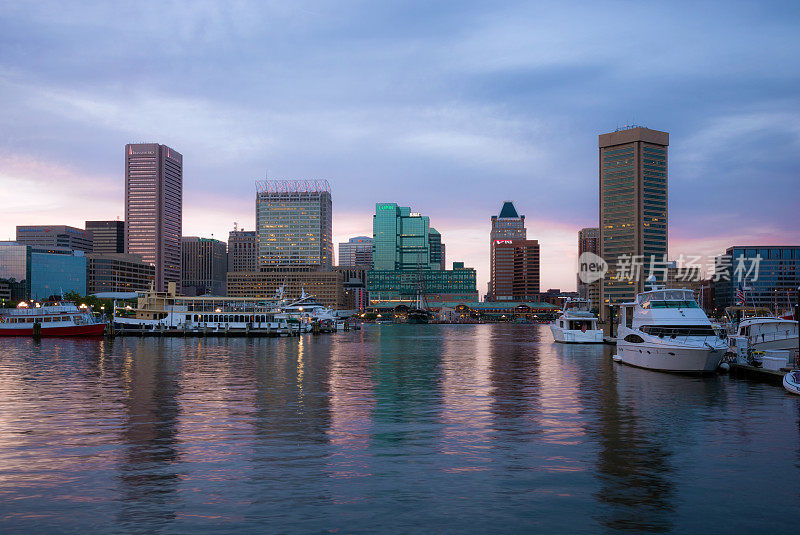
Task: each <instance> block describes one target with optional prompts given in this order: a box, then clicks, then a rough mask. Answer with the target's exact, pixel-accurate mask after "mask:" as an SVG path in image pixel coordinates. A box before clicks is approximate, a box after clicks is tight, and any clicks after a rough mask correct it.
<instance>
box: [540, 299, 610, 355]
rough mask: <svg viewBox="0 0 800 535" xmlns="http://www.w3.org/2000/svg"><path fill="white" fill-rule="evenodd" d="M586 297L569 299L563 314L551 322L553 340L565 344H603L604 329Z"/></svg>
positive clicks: (565, 302) (565, 303)
mask: <svg viewBox="0 0 800 535" xmlns="http://www.w3.org/2000/svg"><path fill="white" fill-rule="evenodd" d="M589 306H590V303H589V301H588V300H586V299H567V300H566V301H564V308H563V311H562V313H561V315H560V316H559V317H558V318H557V319H556V320H555V321H554V322H553V323H551V324H550V332H552V333H553V340H555V341H556V342H559V343H564V344H602V343H603V330H602V329H598V328H597V317H596V316H595V315H594V314H592V313H591V312H590V311H589Z"/></svg>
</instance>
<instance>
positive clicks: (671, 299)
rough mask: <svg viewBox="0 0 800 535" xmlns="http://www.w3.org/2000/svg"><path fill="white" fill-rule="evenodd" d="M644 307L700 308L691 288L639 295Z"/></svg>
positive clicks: (641, 304) (640, 302)
mask: <svg viewBox="0 0 800 535" xmlns="http://www.w3.org/2000/svg"><path fill="white" fill-rule="evenodd" d="M639 305H640V306H641V307H642V308H700V307H699V305H698V304H697V302H696V301H695V300H694V292H692V291H691V290H659V291H655V292H648V293H644V294H640V295H639Z"/></svg>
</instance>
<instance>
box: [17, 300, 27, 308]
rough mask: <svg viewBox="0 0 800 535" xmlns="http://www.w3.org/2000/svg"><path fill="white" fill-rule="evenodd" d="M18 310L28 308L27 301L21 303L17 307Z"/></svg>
mask: <svg viewBox="0 0 800 535" xmlns="http://www.w3.org/2000/svg"><path fill="white" fill-rule="evenodd" d="M17 308H28V303H26V302H25V301H20V302H19V304H18V305H17Z"/></svg>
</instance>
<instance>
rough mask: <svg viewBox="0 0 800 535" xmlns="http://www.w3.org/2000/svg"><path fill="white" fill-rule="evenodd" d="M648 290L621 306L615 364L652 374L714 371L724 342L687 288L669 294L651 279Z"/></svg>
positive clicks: (724, 344) (723, 352) (721, 355)
mask: <svg viewBox="0 0 800 535" xmlns="http://www.w3.org/2000/svg"><path fill="white" fill-rule="evenodd" d="M648 282H650V286H651V287H652V289H651V290H650V291H646V292H642V293H639V294H637V295H636V301H634V302H632V303H624V304H622V305H620V314H619V326H618V328H617V354H616V355H615V356H614V360H616V361H618V362H622V363H624V364H629V365H631V366H638V367H640V368H648V369H652V370H659V371H668V372H684V373H703V372H706V373H707V372H713V371H714V370H716V369H717V367H718V366H719V364H720V362H721V361H722V358H723V356H724V355H725V352H726V351H727V349H728V344H727V342H726V340H725V339H724V334H721V333H717V332H716V331H715V330H714V329H713V327H712V326H711V322H710V321H709V319H708V316H706V314H705V312H703V309H702V308H700V306H699V305H698V304H697V301H695V299H694V293H693V292H692V291H691V290H686V289H681V290H668V289H665V288H664V287H663V286H661V287H659V286H656V285H655V284H653V283H654V280H653V279H649V280H648Z"/></svg>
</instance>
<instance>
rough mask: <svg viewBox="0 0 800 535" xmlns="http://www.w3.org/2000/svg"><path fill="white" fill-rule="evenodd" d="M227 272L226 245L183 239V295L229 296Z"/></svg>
mask: <svg viewBox="0 0 800 535" xmlns="http://www.w3.org/2000/svg"><path fill="white" fill-rule="evenodd" d="M227 272H228V250H227V246H226V245H225V242H223V241H219V240H214V239H209V238H198V237H197V236H184V237H183V238H181V293H183V294H184V295H189V296H196V295H225V277H226V274H227Z"/></svg>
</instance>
